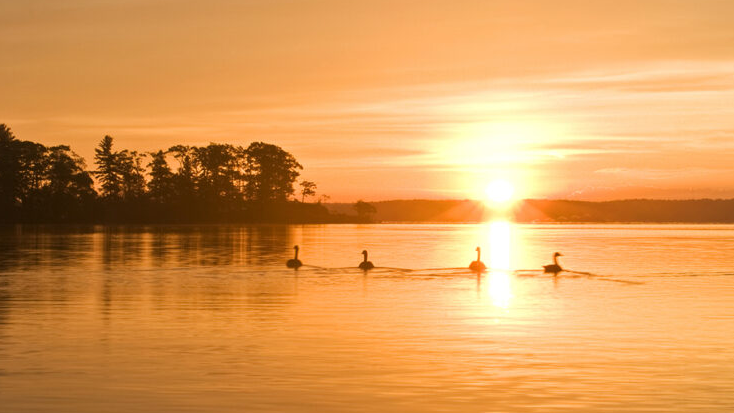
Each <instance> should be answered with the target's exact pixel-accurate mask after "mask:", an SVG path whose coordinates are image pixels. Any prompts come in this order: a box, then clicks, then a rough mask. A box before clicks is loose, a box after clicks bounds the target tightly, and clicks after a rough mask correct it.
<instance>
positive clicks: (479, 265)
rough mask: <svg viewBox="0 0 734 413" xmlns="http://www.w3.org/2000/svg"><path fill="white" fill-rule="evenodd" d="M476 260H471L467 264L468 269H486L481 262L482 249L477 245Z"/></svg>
mask: <svg viewBox="0 0 734 413" xmlns="http://www.w3.org/2000/svg"><path fill="white" fill-rule="evenodd" d="M476 251H477V260H476V261H472V262H471V264H469V269H470V270H472V271H484V270H486V269H487V266H486V265H484V263H483V262H482V259H481V258H482V249H481V248H479V247H477V249H476Z"/></svg>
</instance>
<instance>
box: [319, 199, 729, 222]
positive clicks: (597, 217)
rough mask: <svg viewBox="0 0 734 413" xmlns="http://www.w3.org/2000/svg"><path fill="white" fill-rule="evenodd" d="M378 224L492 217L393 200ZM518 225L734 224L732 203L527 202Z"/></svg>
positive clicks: (467, 203)
mask: <svg viewBox="0 0 734 413" xmlns="http://www.w3.org/2000/svg"><path fill="white" fill-rule="evenodd" d="M370 204H372V205H373V206H374V207H375V208H376V210H377V212H376V213H375V214H374V215H373V219H374V221H377V222H481V221H486V220H490V219H492V218H493V217H494V216H495V215H496V214H495V213H494V212H493V211H492V209H491V208H489V207H487V206H486V205H485V204H484V203H483V202H481V201H472V200H420V199H416V200H394V201H379V202H370ZM353 205H354V204H350V203H333V204H326V207H327V208H328V209H329V210H330V211H331V212H333V213H340V214H345V215H353V214H354V209H353ZM505 216H506V217H509V218H512V219H513V220H515V221H517V222H651V223H652V222H655V223H664V222H683V223H685V222H687V223H734V199H692V200H651V199H629V200H620V201H608V202H588V201H568V200H541V199H526V200H523V201H520V202H519V203H518V204H517V205H516V206H515V207H514V208H513V209H512V210H511V211H509V212H507V213H506V214H505Z"/></svg>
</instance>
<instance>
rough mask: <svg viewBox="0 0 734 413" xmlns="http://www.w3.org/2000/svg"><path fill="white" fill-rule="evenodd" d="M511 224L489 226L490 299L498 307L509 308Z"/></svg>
mask: <svg viewBox="0 0 734 413" xmlns="http://www.w3.org/2000/svg"><path fill="white" fill-rule="evenodd" d="M510 235H511V224H510V223H509V222H507V221H495V222H492V223H490V224H489V251H490V253H489V268H490V271H489V286H488V287H489V298H490V300H491V301H492V304H493V305H495V306H497V307H502V308H508V307H509V305H510V301H511V299H512V285H511V280H510V245H511V243H510V241H511V237H510Z"/></svg>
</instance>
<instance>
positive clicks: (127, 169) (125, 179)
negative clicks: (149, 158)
mask: <svg viewBox="0 0 734 413" xmlns="http://www.w3.org/2000/svg"><path fill="white" fill-rule="evenodd" d="M114 159H115V169H117V171H118V173H119V176H120V178H121V180H122V197H123V199H138V198H141V197H142V196H143V195H144V194H145V176H143V173H144V169H143V166H142V164H143V156H142V155H140V154H139V153H137V152H136V151H128V150H127V149H126V150H123V151H120V152H117V153H116V154H115V157H114Z"/></svg>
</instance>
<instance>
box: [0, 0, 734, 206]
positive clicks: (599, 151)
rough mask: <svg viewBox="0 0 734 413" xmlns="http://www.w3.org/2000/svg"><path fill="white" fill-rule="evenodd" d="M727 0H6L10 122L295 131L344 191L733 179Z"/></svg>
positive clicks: (706, 189) (157, 130)
mask: <svg viewBox="0 0 734 413" xmlns="http://www.w3.org/2000/svg"><path fill="white" fill-rule="evenodd" d="M732 22H734V1H731V0H698V1H689V0H659V1H646V0H635V1H623V0H616V1H569V0H556V1H546V0H538V1H459V0H453V1H427V0H421V1H397V0H391V1H380V0H373V1H361V2H360V1H356V0H355V1H344V0H326V1H305V0H304V1H297V0H291V1H289V0H263V1H236V0H207V1H206V2H204V1H190V0H175V1H174V0H105V1H98V0H66V1H63V2H61V1H58V0H24V1H15V0H0V56H2V61H1V63H0V82H1V83H2V85H3V91H2V94H1V96H2V99H0V123H2V122H4V123H7V124H8V125H9V126H10V127H11V128H12V129H13V131H14V132H15V134H16V136H17V137H18V138H20V139H27V140H35V141H39V142H42V143H45V144H59V143H69V144H71V145H72V148H73V149H74V150H76V151H77V152H78V153H79V154H80V155H82V156H84V157H85V158H87V160H88V161H89V162H91V159H92V153H93V152H92V151H93V148H94V146H95V145H96V143H97V142H98V141H99V139H101V138H102V136H103V135H105V134H111V135H113V136H114V137H115V138H116V140H117V143H118V145H119V147H120V148H129V149H137V150H152V149H157V148H166V147H168V146H170V145H173V144H176V143H185V144H192V145H203V144H207V143H208V142H228V143H234V144H241V145H247V144H248V143H249V142H251V141H253V140H262V141H266V142H271V143H276V144H278V145H281V146H282V147H284V148H285V149H286V150H288V151H290V152H292V153H293V154H294V155H295V156H296V157H297V158H298V160H299V161H301V163H302V164H303V165H304V166H305V170H304V173H303V177H304V178H306V179H310V180H315V181H317V183H318V184H319V192H320V193H326V194H329V195H331V196H332V199H333V200H337V201H352V200H355V199H357V198H364V199H367V200H379V199H391V198H465V197H470V198H479V197H482V196H483V194H482V193H481V192H482V188H483V187H484V186H485V185H486V184H487V183H488V182H490V181H492V180H493V179H495V178H504V179H508V180H510V181H512V182H513V183H514V184H515V186H516V187H517V191H518V194H519V195H520V196H524V197H553V198H576V199H594V200H596V199H610V198H627V197H651V198H680V197H704V196H705V197H733V196H734V24H733V23H732Z"/></svg>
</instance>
